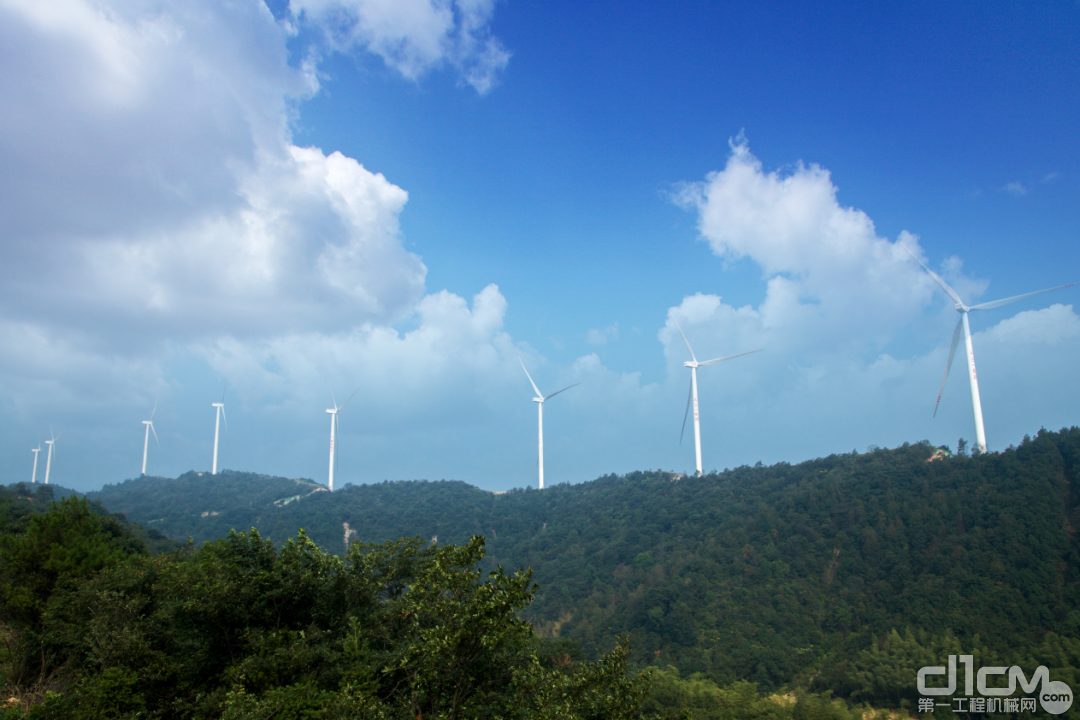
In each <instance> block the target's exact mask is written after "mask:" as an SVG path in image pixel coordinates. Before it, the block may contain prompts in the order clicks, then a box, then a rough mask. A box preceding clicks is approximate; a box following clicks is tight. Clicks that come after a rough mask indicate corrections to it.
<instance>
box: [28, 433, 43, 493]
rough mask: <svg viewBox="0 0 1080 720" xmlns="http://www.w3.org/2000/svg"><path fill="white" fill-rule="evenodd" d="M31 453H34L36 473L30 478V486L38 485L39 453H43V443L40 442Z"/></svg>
mask: <svg viewBox="0 0 1080 720" xmlns="http://www.w3.org/2000/svg"><path fill="white" fill-rule="evenodd" d="M39 440H40V438H39ZM30 452H32V453H34V473H33V474H32V475H31V476H30V484H31V485H33V484H36V483H37V460H38V453H39V452H41V443H40V442H38V446H37V447H36V448H33V449H32V450H30Z"/></svg>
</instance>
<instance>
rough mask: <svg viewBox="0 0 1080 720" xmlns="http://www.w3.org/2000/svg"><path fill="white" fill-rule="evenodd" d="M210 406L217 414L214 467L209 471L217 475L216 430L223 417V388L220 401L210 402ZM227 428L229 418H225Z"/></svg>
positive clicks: (215, 436)
mask: <svg viewBox="0 0 1080 720" xmlns="http://www.w3.org/2000/svg"><path fill="white" fill-rule="evenodd" d="M210 407H214V408H217V410H215V411H214V412H215V414H216V415H217V417H216V419H215V420H214V468H213V470H211V471H210V474H211V475H217V449H218V431H219V430H220V429H221V419H222V418H224V417H225V389H224V388H222V390H221V402H216V403H210ZM228 429H229V419H228V418H225V430H226V431H228Z"/></svg>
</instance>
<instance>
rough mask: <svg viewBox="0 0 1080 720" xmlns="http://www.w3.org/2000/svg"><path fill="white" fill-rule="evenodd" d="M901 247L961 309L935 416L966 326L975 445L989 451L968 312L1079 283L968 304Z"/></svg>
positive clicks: (935, 404) (965, 346)
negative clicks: (961, 333)
mask: <svg viewBox="0 0 1080 720" xmlns="http://www.w3.org/2000/svg"><path fill="white" fill-rule="evenodd" d="M900 247H902V248H904V249H905V250H907V253H908V255H910V256H911V257H912V258H913V259H914V260H915V262H917V263H919V265H920V267H922V269H923V270H925V271H926V272H927V274H928V275H929V276H930V277H932V278H933V279H934V282H936V283H937V284H938V286H939V287H940V288H941V289H942V290H944V291H945V294H946V295H948V296H949V298H950V299H951V300H952V301H953V302H954V303H956V312H958V313H960V321H959V322H958V323H956V330H954V331H953V336H952V347H951V348H949V359H948V361H946V363H945V377H944V378H942V379H941V389H940V390H938V396H937V402H936V403H934V417H937V409H938V405H940V404H941V394H942V393H943V392H944V391H945V381H946V380H948V379H949V370H950V369H951V368H952V362H953V357H954V356H955V355H956V346H957V345H958V344H959V342H960V329H961V328H963V329H964V348H965V349H966V350H967V358H968V362H967V365H968V380H969V381H970V385H971V412H972V414H973V415H974V416H975V445H976V447H978V449H979V452H986V432H985V431H984V430H983V416H982V402H981V401H980V400H979V381H978V379H977V378H976V374H975V351H974V350H973V349H972V347H971V328H970V326H969V325H968V313H969V312H972V311H973V310H993V309H994V308H999V307H1001V306H1002V305H1008V304H1009V303H1013V302H1016V301H1017V300H1023V299H1025V298H1029V297H1034V296H1036V295H1042V294H1043V293H1048V292H1052V291H1054V290H1061V289H1062V288H1067V287H1072V286H1073V285H1076V283H1069V284H1068V285H1058V286H1057V287H1052V288H1047V289H1045V290H1037V291H1035V292H1031V293H1025V294H1023V295H1016V296H1014V297H1011V298H1005V299H1004V300H994V301H993V302H988V303H979V304H978V305H965V304H964V303H963V301H961V300H960V296H959V295H957V294H956V291H955V290H953V289H952V288H951V287H949V286H948V285H947V284H946V283H945V281H944V280H942V279H941V278H940V277H938V276H937V275H936V274H935V273H934V271H933V270H931V269H930V268H928V267H926V265H923V262H922V260H920V259H919V258H917V257H915V253H913V252H911V251H910V250H908V248H907V246H906V245H904V244H903V243H900Z"/></svg>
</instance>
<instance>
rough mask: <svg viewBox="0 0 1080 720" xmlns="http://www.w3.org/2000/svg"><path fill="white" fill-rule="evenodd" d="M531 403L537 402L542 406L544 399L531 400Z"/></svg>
mask: <svg viewBox="0 0 1080 720" xmlns="http://www.w3.org/2000/svg"><path fill="white" fill-rule="evenodd" d="M533 402H538V403H540V404H543V402H544V398H533Z"/></svg>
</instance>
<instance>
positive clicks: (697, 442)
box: [671, 315, 761, 477]
mask: <svg viewBox="0 0 1080 720" xmlns="http://www.w3.org/2000/svg"><path fill="white" fill-rule="evenodd" d="M671 320H672V322H674V323H675V328H676V329H677V330H678V331H679V335H681V336H682V339H683V342H684V343H686V349H687V350H689V351H690V360H688V361H686V362H684V363H683V367H688V368H690V395H689V396H688V397H687V398H686V412H684V413H683V419H682V430H681V431H680V432H679V444H680V445H681V444H682V439H683V434H684V433H685V432H686V417H687V415H689V414H690V403H691V402H693V404H694V459H695V460H696V461H697V474H698V477H701V474H702V469H701V418H700V416H699V414H698V396H697V369H698V368H699V367H705V366H706V365H716V364H717V363H722V362H724V361H725V360H734V359H735V358H737V357H742V356H743V355H752V354H754V353H757V352H761V351H760V350H750V351H748V352H744V353H739V354H738V355H728V356H727V357H722V358H716V359H714V360H704V361H702V362H698V359H697V357H696V356H695V355H694V348H692V347H690V341H689V340H687V339H686V335H685V334H683V331H682V328H681V327H679V321H678V320H676V319H675V316H674V315H672V316H671Z"/></svg>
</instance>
